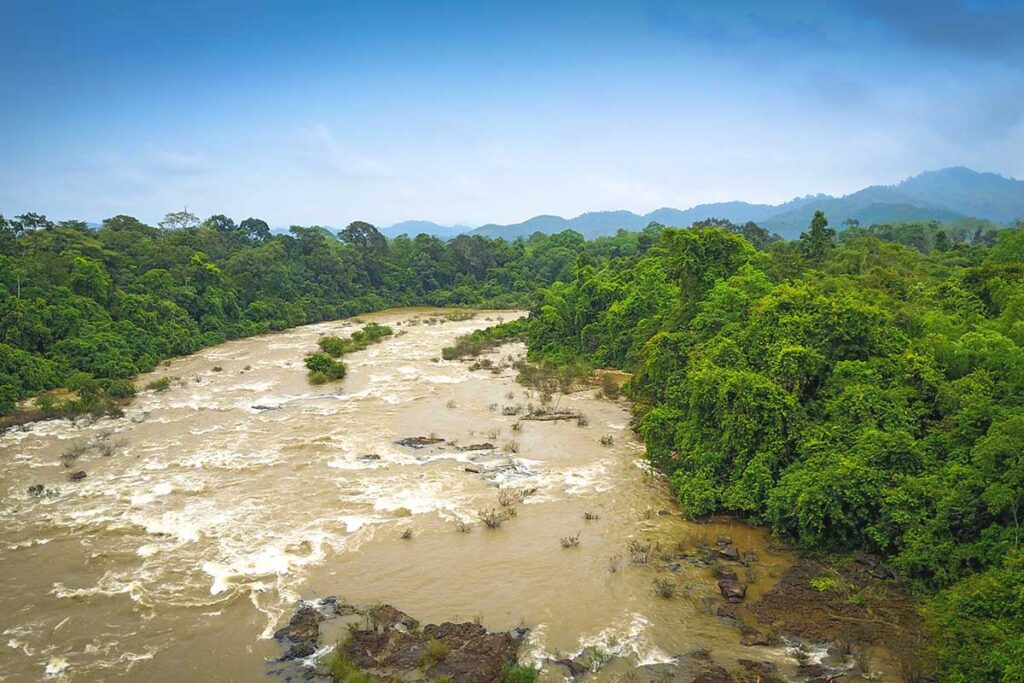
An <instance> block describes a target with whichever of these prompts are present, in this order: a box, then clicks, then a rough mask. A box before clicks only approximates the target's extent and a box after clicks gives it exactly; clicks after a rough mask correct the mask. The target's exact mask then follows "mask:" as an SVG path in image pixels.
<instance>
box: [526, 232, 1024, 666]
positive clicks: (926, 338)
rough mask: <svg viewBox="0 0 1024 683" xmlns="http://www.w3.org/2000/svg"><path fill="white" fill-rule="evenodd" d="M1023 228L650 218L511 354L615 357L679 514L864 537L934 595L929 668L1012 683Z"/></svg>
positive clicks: (817, 539) (1022, 390) (589, 268)
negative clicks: (770, 239)
mask: <svg viewBox="0 0 1024 683" xmlns="http://www.w3.org/2000/svg"><path fill="white" fill-rule="evenodd" d="M1022 227H1024V226H1021V225H1018V226H1017V229H1015V230H1005V231H1001V232H999V233H991V232H990V233H984V232H982V231H978V232H977V233H975V234H974V235H969V236H967V237H968V240H967V241H963V238H964V235H963V234H952V235H951V233H950V231H948V230H947V229H945V228H943V227H942V226H939V225H937V224H915V225H906V226H877V227H874V228H870V229H860V230H856V231H851V232H849V233H848V234H846V235H844V236H843V238H842V239H841V240H836V239H835V235H834V233H833V231H832V230H831V229H830V228H829V227H828V226H827V221H826V219H825V217H824V216H823V215H822V214H821V213H819V214H818V215H816V216H815V217H814V220H813V222H812V225H811V227H810V229H809V230H808V231H807V232H805V233H804V234H803V235H802V236H801V237H800V239H799V240H798V241H794V242H774V243H771V244H769V245H767V247H766V248H765V249H763V250H758V249H756V248H755V247H754V246H753V245H752V244H751V243H750V242H748V241H747V240H746V239H744V238H743V237H741V236H739V235H736V234H732V233H730V232H728V231H724V230H721V229H716V228H713V227H707V228H697V229H692V230H676V229H665V230H664V231H662V233H661V236H660V239H659V240H658V242H657V243H656V244H653V245H652V246H651V247H650V248H649V249H647V250H646V251H644V252H643V253H640V254H637V255H636V256H632V257H628V258H623V259H618V260H614V261H612V262H610V263H607V264H598V263H588V262H587V261H586V259H581V261H580V265H579V267H578V268H577V272H576V278H575V279H574V280H573V281H572V282H556V283H554V284H553V285H552V286H551V287H549V288H547V289H546V290H545V292H544V296H543V301H542V302H541V303H540V305H539V307H538V308H536V310H535V311H534V313H533V316H532V318H531V320H530V323H529V326H528V330H529V345H530V351H531V354H532V356H533V358H535V359H538V360H541V359H547V360H551V361H555V362H558V363H566V362H571V361H579V360H584V361H586V362H589V363H591V364H593V365H595V366H612V367H617V368H622V369H624V370H627V371H630V372H632V373H634V375H633V378H632V380H631V381H630V383H629V385H628V389H629V394H630V395H631V397H632V398H633V400H634V402H635V403H634V410H635V426H636V429H637V430H638V431H639V432H640V434H642V435H643V437H644V439H645V441H646V444H647V453H648V457H649V458H650V460H651V461H652V462H653V463H654V464H655V465H656V466H657V467H659V468H660V469H661V470H662V471H664V472H665V473H666V474H668V475H669V476H670V478H671V483H672V487H673V490H674V492H675V494H676V496H677V498H678V500H679V503H680V505H681V506H682V507H683V509H684V510H685V511H686V512H687V513H688V514H690V515H692V516H694V517H701V516H704V515H707V514H709V513H713V512H723V511H724V512H729V513H733V514H737V515H740V516H743V517H745V518H748V519H750V520H751V521H753V522H755V523H764V524H768V525H770V526H771V527H772V528H773V529H774V530H775V531H776V532H777V533H778V534H780V535H782V536H783V537H785V538H789V539H792V540H793V541H795V542H797V543H798V544H799V545H800V546H802V547H803V548H806V549H811V550H822V551H851V550H857V549H860V550H866V551H871V552H876V553H880V554H882V555H884V556H886V557H888V558H890V559H891V562H892V564H893V565H894V566H895V567H896V568H898V570H899V571H900V573H901V574H902V575H903V576H905V577H907V578H908V579H909V580H910V581H912V582H913V584H914V585H915V586H916V587H917V588H918V589H919V590H921V591H923V592H925V593H926V594H930V595H933V596H934V597H933V598H932V599H931V600H930V602H929V603H928V605H929V606H928V618H929V625H930V627H931V628H932V630H933V635H934V636H935V644H936V657H937V662H938V671H940V672H941V674H942V679H943V680H948V681H982V680H984V681H999V680H1001V681H1018V680H1024V554H1022V550H1021V541H1022V538H1021V528H1020V525H1021V522H1022V521H1024V230H1021V228H1022ZM879 237H884V238H886V239H888V240H893V241H882V240H881V239H879ZM951 238H952V239H951ZM899 242H904V243H906V244H908V245H911V246H904V245H903V244H900V243H899Z"/></svg>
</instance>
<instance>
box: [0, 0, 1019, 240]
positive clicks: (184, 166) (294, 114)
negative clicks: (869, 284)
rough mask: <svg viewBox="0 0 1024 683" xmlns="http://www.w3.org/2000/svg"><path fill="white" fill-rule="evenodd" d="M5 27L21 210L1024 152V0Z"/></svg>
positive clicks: (585, 182) (475, 216)
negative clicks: (1023, 35)
mask: <svg viewBox="0 0 1024 683" xmlns="http://www.w3.org/2000/svg"><path fill="white" fill-rule="evenodd" d="M724 5H728V7H724ZM0 26H3V27H4V32H3V33H4V47H3V48H2V49H0V92H2V93H3V101H4V104H3V106H2V107H0V213H5V214H8V215H11V214H17V213H21V212H23V211H28V210H32V211H38V212H42V213H46V214H47V215H49V216H50V217H51V218H58V219H63V218H82V219H85V220H100V219H102V218H105V217H107V216H111V215H115V214H118V213H127V214H132V215H136V216H138V217H139V218H141V219H143V220H146V221H149V222H155V221H156V220H158V219H159V218H160V217H161V216H162V215H163V214H164V213H166V212H167V211H171V210H177V209H180V208H181V207H182V206H185V205H187V206H188V207H189V209H190V210H192V211H194V212H195V213H197V214H199V215H201V216H206V215H209V214H212V213H225V214H228V215H230V216H232V217H234V218H236V219H242V218H245V217H247V216H258V217H262V218H264V219H266V220H267V221H269V222H270V223H271V224H272V225H287V224H292V223H297V224H323V225H331V226H341V225H344V224H346V223H348V222H350V221H352V220H355V219H363V220H369V221H371V222H374V223H376V224H378V225H388V224H390V223H393V222H396V221H400V220H404V219H412V218H417V219H427V220H434V221H437V222H441V223H465V224H479V223H483V222H489V221H494V222H502V223H504V222H513V221H518V220H522V219H524V218H527V217H529V216H532V215H535V214H539V213H556V214H561V215H567V216H568V215H575V214H578V213H581V212H583V211H588V210H600V209H620V208H625V209H630V210H634V211H637V212H643V211H649V210H652V209H655V208H658V207H661V206H674V207H679V208H685V207H687V206H690V205H693V204H695V203H700V202H708V201H720V200H729V199H745V200H749V201H759V202H771V203H776V202H780V201H785V200H787V199H790V198H792V197H794V196H797V195H802V194H806V193H810V192H828V193H833V194H842V193H846V192H850V191H854V190H856V189H859V188H860V187H863V186H865V185H869V184H874V183H891V182H896V181H898V180H900V179H902V178H904V177H906V176H909V175H913V174H915V173H918V172H920V171H923V170H926V169H934V168H940V167H944V166H951V165H966V166H970V167H972V168H975V169H977V170H982V171H996V172H999V173H1003V174H1004V175H1008V176H1013V177H1018V178H1019V177H1024V41H1022V40H1021V39H1020V36H1021V35H1022V33H1024V3H1021V2H1019V1H1016V0H1014V1H1011V0H1004V1H999V0H992V1H990V2H965V1H962V0H933V1H931V2H900V1H899V0H888V1H887V0H866V1H864V2H836V3H829V2H802V3H784V2H774V3H772V2H745V3H744V2H734V3H723V2H669V1H667V0H651V1H650V2H643V1H640V2H630V3H608V2H600V1H599V0H591V1H590V2H578V3H551V2H540V3H533V2H504V3H490V2H445V3H437V4H433V3H426V2H359V3H355V2H351V3H346V2H313V1H306V2H258V1H252V2H213V1H210V2H192V1H189V0H181V1H178V2H173V3H158V2H139V1H131V2H122V1H118V0H92V1H75V2H71V1H66V2H48V1H46V0H32V1H26V2H15V1H13V0H0Z"/></svg>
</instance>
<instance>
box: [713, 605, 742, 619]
mask: <svg viewBox="0 0 1024 683" xmlns="http://www.w3.org/2000/svg"><path fill="white" fill-rule="evenodd" d="M739 608H740V606H739V604H737V603H735V602H726V603H724V604H721V605H719V606H718V609H717V610H715V614H717V615H718V616H720V617H724V618H725V619H739V618H740V614H739Z"/></svg>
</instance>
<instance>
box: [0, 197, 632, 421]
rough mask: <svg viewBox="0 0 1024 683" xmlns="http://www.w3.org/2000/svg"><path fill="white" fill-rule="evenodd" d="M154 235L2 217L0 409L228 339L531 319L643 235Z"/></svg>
mask: <svg viewBox="0 0 1024 683" xmlns="http://www.w3.org/2000/svg"><path fill="white" fill-rule="evenodd" d="M160 226H161V228H162V229H161V228H154V227H150V226H147V225H145V224H143V223H141V222H140V221H138V220H136V219H135V218H132V217H131V216H114V217H112V218H109V219H107V220H105V221H104V222H103V224H102V226H101V227H100V228H98V229H96V230H92V229H89V228H88V227H86V225H85V224H84V223H81V222H78V221H66V222H62V223H54V222H52V221H50V220H48V219H46V217H45V216H41V215H38V214H24V215H22V216H19V217H17V218H16V219H13V220H8V219H6V218H0V412H6V411H8V410H11V409H12V408H13V407H14V405H15V404H16V402H17V401H18V400H20V399H22V398H25V397H28V396H31V395H33V394H36V393H37V392H39V391H42V390H44V389H48V388H53V387H57V386H61V385H67V384H68V383H69V382H70V381H71V378H72V376H73V375H74V374H75V373H79V372H84V373H87V374H89V375H91V376H93V377H97V378H117V379H127V378H129V377H132V376H134V375H136V374H137V373H140V372H148V371H150V370H152V369H153V368H154V367H156V365H157V363H159V362H160V361H161V360H162V359H164V358H167V357H170V356H175V355H182V354H188V353H193V352H195V351H196V350H198V349H200V348H201V347H203V346H208V345H211V344H217V343H220V342H222V341H225V340H228V339H235V338H239V337H245V336H249V335H253V334H261V333H265V332H269V331H272V330H283V329H286V328H289V327H294V326H296V325H302V324H307V323H313V322H318V321H322V320H331V319H338V318H344V317H348V316H352V315H356V314H359V313H363V312H367V311H373V310H379V309H382V308H387V307H389V306H408V305H430V306H490V307H513V306H522V307H525V306H527V305H529V303H530V301H531V300H532V297H533V295H534V293H535V292H536V291H537V290H538V288H540V287H542V286H548V285H551V284H552V283H553V282H555V281H556V280H566V281H567V280H570V279H572V277H573V276H574V271H573V266H574V264H575V263H576V258H577V256H579V255H580V254H588V256H587V258H590V259H591V260H593V261H594V262H596V263H604V262H607V261H608V260H610V259H611V258H613V257H615V255H617V254H626V253H636V252H637V251H638V247H637V244H638V242H639V241H640V239H641V237H642V236H641V235H636V234H629V233H622V234H621V235H619V236H616V237H614V238H607V239H602V240H601V241H600V242H594V243H586V242H584V241H583V240H582V238H580V236H579V235H576V234H575V233H569V232H566V233H563V234H558V235H540V234H538V235H534V236H532V237H530V238H528V239H519V240H516V241H514V242H506V241H504V240H490V239H485V238H481V237H475V236H474V237H470V236H460V238H459V239H457V240H453V241H451V242H444V241H442V240H439V239H437V238H434V237H430V236H428V235H418V236H416V237H415V238H409V237H405V236H402V237H399V238H396V239H394V240H390V241H388V240H386V239H385V238H384V237H383V236H382V235H381V234H380V232H379V231H377V229H376V228H374V227H373V226H372V225H369V224H367V223H361V222H356V223H353V224H352V225H350V226H348V227H347V228H345V229H344V230H343V231H342V232H341V235H340V237H339V236H335V235H333V234H332V233H331V232H330V231H328V230H326V229H324V228H322V227H319V226H312V227H299V226H295V227H293V228H292V229H291V230H290V231H289V233H288V234H272V233H271V232H270V229H269V227H268V225H267V224H266V222H265V221H262V220H260V219H258V218H247V219H245V220H243V221H242V222H241V223H240V224H236V223H235V221H234V220H232V219H231V218H229V217H227V216H224V215H214V216H211V217H210V218H208V219H206V220H204V221H200V220H199V219H198V217H196V216H194V215H192V214H190V213H188V212H187V211H178V212H172V213H169V214H167V216H166V217H165V219H164V220H163V221H161V223H160ZM644 239H649V236H647V237H644ZM386 334H387V330H386V328H384V327H383V326H368V327H367V328H366V329H364V330H361V331H359V332H356V333H355V334H353V335H352V337H351V338H350V339H349V340H344V343H341V342H332V341H330V340H326V339H325V340H324V345H325V348H326V350H327V351H328V352H329V353H330V354H331V355H334V356H340V355H343V354H344V353H348V352H351V351H352V350H358V349H359V348H365V345H366V344H369V343H372V342H374V341H376V340H378V339H379V338H380V337H381V336H385V335H386ZM339 373H340V370H338V369H337V367H335V366H332V367H330V368H328V369H327V370H324V371H318V373H317V374H316V375H315V376H314V380H315V381H316V380H322V381H329V380H331V379H334V378H336V376H337V375H338V374H339Z"/></svg>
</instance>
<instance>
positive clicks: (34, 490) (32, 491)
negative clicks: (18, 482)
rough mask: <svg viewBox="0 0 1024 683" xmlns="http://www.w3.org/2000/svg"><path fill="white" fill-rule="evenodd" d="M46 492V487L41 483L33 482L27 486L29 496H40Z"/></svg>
mask: <svg viewBox="0 0 1024 683" xmlns="http://www.w3.org/2000/svg"><path fill="white" fill-rule="evenodd" d="M45 492H46V487H45V486H43V485H42V484H33V485H32V486H29V487H28V495H30V496H41V495H43V494H44V493H45Z"/></svg>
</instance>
